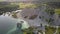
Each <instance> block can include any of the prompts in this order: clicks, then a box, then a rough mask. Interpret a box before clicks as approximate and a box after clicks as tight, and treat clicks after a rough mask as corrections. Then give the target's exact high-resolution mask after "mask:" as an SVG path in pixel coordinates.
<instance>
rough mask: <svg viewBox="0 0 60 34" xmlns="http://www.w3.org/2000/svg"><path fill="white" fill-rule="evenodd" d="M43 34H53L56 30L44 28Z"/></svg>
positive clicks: (48, 27)
mask: <svg viewBox="0 0 60 34" xmlns="http://www.w3.org/2000/svg"><path fill="white" fill-rule="evenodd" d="M45 30H46V31H45V34H54V32H55V30H56V28H53V27H50V26H45Z"/></svg>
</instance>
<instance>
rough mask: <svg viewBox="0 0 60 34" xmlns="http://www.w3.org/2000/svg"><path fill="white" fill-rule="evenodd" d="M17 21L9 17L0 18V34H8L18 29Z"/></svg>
mask: <svg viewBox="0 0 60 34" xmlns="http://www.w3.org/2000/svg"><path fill="white" fill-rule="evenodd" d="M16 22H17V21H16V19H14V18H12V17H9V16H7V15H6V16H3V15H1V16H0V34H7V32H8V31H10V30H11V29H13V28H14V27H16Z"/></svg>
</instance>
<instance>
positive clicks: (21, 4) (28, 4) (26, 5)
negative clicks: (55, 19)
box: [19, 3, 40, 8]
mask: <svg viewBox="0 0 60 34" xmlns="http://www.w3.org/2000/svg"><path fill="white" fill-rule="evenodd" d="M37 6H40V5H36V4H31V3H19V7H20V8H36V7H37Z"/></svg>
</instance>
